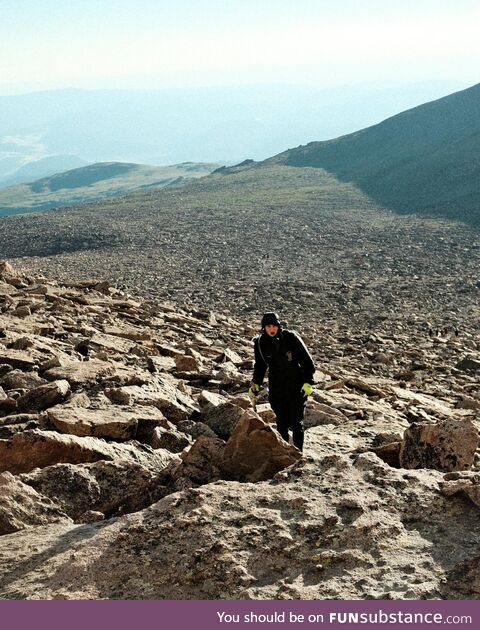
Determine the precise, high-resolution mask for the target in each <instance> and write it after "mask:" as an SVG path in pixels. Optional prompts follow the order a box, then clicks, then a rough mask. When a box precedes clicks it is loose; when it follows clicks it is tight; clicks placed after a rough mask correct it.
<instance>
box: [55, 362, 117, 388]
mask: <svg viewBox="0 0 480 630" xmlns="http://www.w3.org/2000/svg"><path fill="white" fill-rule="evenodd" d="M114 371H115V368H114V366H113V365H112V364H111V363H108V362H106V361H100V360H98V359H92V360H91V361H71V362H68V363H65V365H62V366H60V367H55V368H52V369H50V370H47V371H46V372H45V373H44V376H45V378H47V379H48V380H50V381H56V380H66V381H68V382H69V383H70V385H71V386H72V387H75V388H76V387H79V386H80V385H90V384H93V383H95V382H97V380H98V379H99V378H102V377H106V376H109V375H111V374H113V373H114Z"/></svg>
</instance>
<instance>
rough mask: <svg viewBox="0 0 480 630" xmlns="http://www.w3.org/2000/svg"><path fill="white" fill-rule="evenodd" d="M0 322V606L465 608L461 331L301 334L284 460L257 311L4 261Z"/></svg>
mask: <svg viewBox="0 0 480 630" xmlns="http://www.w3.org/2000/svg"><path fill="white" fill-rule="evenodd" d="M468 295H469V294H467V299H466V302H465V304H466V306H467V308H465V304H464V303H463V302H462V308H460V306H459V313H460V315H458V317H459V318H460V320H461V322H464V323H466V321H467V317H468V312H469V311H468V308H469V307H470V306H469V305H470V302H469V300H468ZM0 310H1V314H0V471H1V473H0V533H1V534H2V536H1V537H0V567H1V570H0V575H1V577H0V597H2V598H3V599H30V598H32V599H39V598H40V599H44V598H60V599H71V598H80V599H89V598H95V599H97V598H101V599H112V598H118V599H126V598H133V599H147V598H153V599H164V598H173V599H177V598H178V599H181V598H254V599H256V598H280V599H282V598H360V599H363V598H393V599H397V598H445V599H447V598H448V599H455V598H467V599H476V598H478V597H479V596H480V582H479V580H478V565H479V562H480V558H479V555H478V545H479V542H480V521H479V519H478V509H479V507H480V498H479V497H480V462H479V458H478V451H477V447H478V441H479V434H478V429H479V428H480V417H479V410H480V393H479V390H478V374H479V371H480V357H479V355H478V351H479V348H480V338H479V335H478V329H477V328H473V329H470V330H468V331H467V330H465V327H464V326H462V325H460V328H459V329H458V330H457V329H454V328H453V327H449V328H447V327H444V329H443V330H438V332H437V330H431V331H430V334H429V331H428V330H427V329H425V330H424V331H423V334H422V337H421V339H417V340H416V341H415V343H414V342H413V341H412V336H411V334H410V331H409V328H408V326H409V325H408V323H405V324H404V326H403V328H402V327H400V328H398V329H397V333H396V334H394V335H387V334H384V335H383V336H382V335H381V334H380V333H379V332H378V331H370V332H368V333H367V332H366V331H362V330H358V329H356V328H355V326H354V325H353V324H352V326H351V327H350V329H348V330H339V329H335V330H332V329H331V328H329V327H328V326H326V325H325V323H322V322H321V321H318V322H317V324H316V326H315V327H313V326H312V327H310V328H309V330H308V332H309V337H308V338H307V341H308V343H309V345H310V347H311V348H312V350H313V353H314V355H315V359H316V361H317V365H318V368H319V369H318V370H317V373H316V390H315V393H314V395H313V396H312V398H311V399H310V401H309V403H308V407H307V417H306V426H307V427H308V429H307V435H306V449H305V453H304V456H303V457H301V456H300V453H299V452H298V451H297V450H296V449H295V448H294V447H293V446H291V445H288V444H287V443H285V442H283V441H282V440H281V438H280V437H279V436H278V435H277V433H276V431H275V430H274V428H273V425H272V420H273V418H272V412H271V410H270V409H269V406H268V403H266V398H265V396H266V393H265V392H263V394H262V398H261V400H260V401H259V403H260V404H259V405H258V407H257V412H258V413H254V412H253V410H252V409H251V408H249V400H248V397H247V395H246V389H247V385H248V382H249V378H250V374H251V367H252V352H251V341H250V340H251V337H252V336H253V334H254V333H255V331H256V321H255V319H256V318H255V319H252V317H251V316H248V315H244V316H243V318H242V319H233V318H232V317H231V315H229V314H226V313H219V312H213V311H212V310H210V309H209V308H204V309H199V308H198V307H194V306H190V307H187V306H185V307H184V308H179V307H178V306H175V305H173V304H172V303H168V302H162V301H159V300H158V299H157V300H154V299H147V298H134V297H132V296H130V295H128V294H125V293H124V292H123V291H120V290H119V289H117V288H115V287H113V286H110V285H109V284H108V283H107V282H102V281H101V279H100V278H97V279H95V280H85V281H83V282H78V281H77V282H67V281H65V280H63V281H58V280H57V281H54V280H48V279H47V278H45V277H40V276H38V275H37V276H33V275H30V276H27V275H22V274H21V273H19V272H18V271H16V270H15V269H14V268H12V267H11V266H10V265H9V264H8V263H2V264H1V265H0ZM462 318H463V319H462ZM412 325H413V324H412ZM419 330H420V329H419Z"/></svg>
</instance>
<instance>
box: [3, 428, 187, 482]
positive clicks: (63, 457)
mask: <svg viewBox="0 0 480 630" xmlns="http://www.w3.org/2000/svg"><path fill="white" fill-rule="evenodd" d="M174 457H175V456H174V455H172V453H169V452H168V451H165V450H163V449H156V450H154V449H152V448H150V447H147V446H144V445H142V448H141V449H140V448H138V447H136V446H134V445H132V444H107V443H106V442H104V441H103V440H101V439H99V438H95V437H77V436H75V435H60V434H59V433H57V432H56V431H40V430H37V429H33V430H31V431H23V432H22V433H18V434H16V435H15V436H14V437H13V438H11V439H9V440H0V472H4V471H9V472H11V473H13V474H19V473H26V472H30V471H31V470H34V469H35V468H45V467H46V466H52V465H53V464H59V463H72V464H80V463H85V462H94V461H98V460H107V461H108V460H110V461H111V460H116V459H127V460H129V461H134V462H138V463H140V464H143V465H145V466H147V467H148V468H150V469H156V470H162V469H163V468H164V467H165V466H166V465H167V464H168V463H169V462H170V461H171V459H172V458H174Z"/></svg>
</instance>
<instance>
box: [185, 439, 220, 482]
mask: <svg viewBox="0 0 480 630" xmlns="http://www.w3.org/2000/svg"><path fill="white" fill-rule="evenodd" d="M224 449H225V442H224V441H223V440H220V439H219V438H216V437H208V436H206V435H201V436H200V437H199V438H197V440H195V442H194V444H193V446H192V447H191V448H190V449H189V450H188V452H186V453H185V454H184V455H182V460H183V463H182V466H181V469H180V472H181V476H183V477H184V478H186V479H188V480H189V481H190V482H192V483H193V484H195V485H201V484H205V483H209V482H211V481H217V480H218V479H219V478H220V476H221V471H220V467H221V463H222V456H223V451H224Z"/></svg>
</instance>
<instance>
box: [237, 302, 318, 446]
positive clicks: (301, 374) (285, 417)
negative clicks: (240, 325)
mask: <svg viewBox="0 0 480 630" xmlns="http://www.w3.org/2000/svg"><path fill="white" fill-rule="evenodd" d="M261 326H262V332H261V334H260V335H258V337H255V339H254V351H255V365H254V368H253V379H252V383H251V385H250V389H249V390H248V395H249V396H250V399H251V400H252V402H253V403H254V402H255V398H256V396H257V394H258V393H259V391H260V386H261V385H262V383H263V379H264V377H265V373H266V371H267V369H268V399H269V402H270V405H271V407H272V409H273V411H274V413H275V416H276V420H277V429H278V432H279V433H280V435H281V436H282V438H283V439H284V440H285V441H287V442H288V431H289V429H291V431H292V434H293V444H294V445H295V446H296V447H297V448H298V449H299V450H300V451H302V450H303V435H304V429H303V417H304V413H305V404H306V401H307V398H308V396H310V395H311V394H312V392H313V375H314V373H315V366H314V364H313V360H312V357H311V356H310V353H309V352H308V350H307V348H306V346H305V344H304V343H303V341H302V339H301V337H300V336H299V335H298V334H297V333H296V332H295V331H293V330H287V329H282V326H281V324H280V321H279V319H278V316H277V314H276V313H265V314H264V315H263V317H262V323H261Z"/></svg>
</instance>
